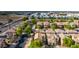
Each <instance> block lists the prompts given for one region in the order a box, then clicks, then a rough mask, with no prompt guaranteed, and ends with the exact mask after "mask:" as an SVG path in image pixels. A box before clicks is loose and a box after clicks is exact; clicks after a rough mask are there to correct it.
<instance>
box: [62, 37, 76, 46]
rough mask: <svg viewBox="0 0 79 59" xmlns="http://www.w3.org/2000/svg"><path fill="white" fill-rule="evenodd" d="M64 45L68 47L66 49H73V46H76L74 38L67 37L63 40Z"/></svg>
mask: <svg viewBox="0 0 79 59" xmlns="http://www.w3.org/2000/svg"><path fill="white" fill-rule="evenodd" d="M63 44H64V45H65V46H66V47H71V45H74V44H75V43H74V41H73V40H72V37H71V36H68V37H65V38H64V39H63Z"/></svg>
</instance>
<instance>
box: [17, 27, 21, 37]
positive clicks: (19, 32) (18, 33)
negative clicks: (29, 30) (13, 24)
mask: <svg viewBox="0 0 79 59" xmlns="http://www.w3.org/2000/svg"><path fill="white" fill-rule="evenodd" d="M21 34H22V28H21V27H20V26H19V27H17V28H16V35H17V36H20V35H21Z"/></svg>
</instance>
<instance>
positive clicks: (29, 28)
mask: <svg viewBox="0 0 79 59" xmlns="http://www.w3.org/2000/svg"><path fill="white" fill-rule="evenodd" d="M24 32H25V33H26V34H28V35H30V34H31V32H32V29H31V26H30V25H27V27H26V28H25V29H24Z"/></svg>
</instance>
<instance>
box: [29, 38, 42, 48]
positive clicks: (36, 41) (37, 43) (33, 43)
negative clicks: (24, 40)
mask: <svg viewBox="0 0 79 59" xmlns="http://www.w3.org/2000/svg"><path fill="white" fill-rule="evenodd" d="M42 46H43V44H42V42H41V40H40V39H34V40H32V41H31V44H30V46H29V47H30V48H40V47H42Z"/></svg>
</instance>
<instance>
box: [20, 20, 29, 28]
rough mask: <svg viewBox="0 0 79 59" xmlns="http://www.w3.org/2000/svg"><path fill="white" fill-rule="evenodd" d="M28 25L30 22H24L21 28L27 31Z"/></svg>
mask: <svg viewBox="0 0 79 59" xmlns="http://www.w3.org/2000/svg"><path fill="white" fill-rule="evenodd" d="M27 25H28V22H27V21H23V22H22V26H21V27H22V29H25V27H26V26H27Z"/></svg>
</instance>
